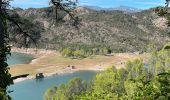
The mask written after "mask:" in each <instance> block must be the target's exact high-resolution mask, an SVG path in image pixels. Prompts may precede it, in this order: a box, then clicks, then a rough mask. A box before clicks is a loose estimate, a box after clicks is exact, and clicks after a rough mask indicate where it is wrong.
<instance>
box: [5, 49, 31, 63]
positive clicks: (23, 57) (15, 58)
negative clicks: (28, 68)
mask: <svg viewBox="0 0 170 100" xmlns="http://www.w3.org/2000/svg"><path fill="white" fill-rule="evenodd" d="M33 59H34V57H33V56H32V55H28V54H24V53H17V52H13V53H11V56H8V60H7V63H8V65H14V64H28V63H30V62H31V61H32V60H33Z"/></svg>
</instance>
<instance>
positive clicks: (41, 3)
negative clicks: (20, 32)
mask: <svg viewBox="0 0 170 100" xmlns="http://www.w3.org/2000/svg"><path fill="white" fill-rule="evenodd" d="M48 2H49V0H13V1H12V2H11V5H12V6H13V7H20V8H24V9H26V8H42V7H48V6H49V3H48ZM79 5H81V6H82V5H88V6H98V7H103V8H115V7H119V6H129V7H134V8H139V9H148V8H152V7H156V6H164V5H165V0H79Z"/></svg>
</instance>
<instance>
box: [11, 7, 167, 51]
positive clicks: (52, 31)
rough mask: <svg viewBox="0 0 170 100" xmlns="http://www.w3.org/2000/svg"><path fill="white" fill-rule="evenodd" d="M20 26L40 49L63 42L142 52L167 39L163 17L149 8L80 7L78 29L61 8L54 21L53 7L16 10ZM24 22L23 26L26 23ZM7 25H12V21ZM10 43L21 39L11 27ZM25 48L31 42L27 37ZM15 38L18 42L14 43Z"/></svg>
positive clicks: (57, 46) (159, 45)
mask: <svg viewBox="0 0 170 100" xmlns="http://www.w3.org/2000/svg"><path fill="white" fill-rule="evenodd" d="M15 12H16V13H17V14H16V13H15V14H11V16H14V18H17V19H18V21H19V22H20V25H21V27H23V29H24V30H26V31H27V32H28V33H29V34H30V35H31V36H32V37H33V39H35V40H36V42H37V45H38V47H39V48H47V49H57V50H59V49H61V48H62V47H63V46H66V45H70V44H72V45H77V44H78V45H84V46H85V47H88V46H90V47H93V46H94V47H96V46H102V47H106V48H109V49H110V50H111V51H112V52H134V51H141V52H143V51H145V50H146V46H147V45H148V44H150V43H154V44H155V45H156V46H157V47H158V48H161V47H162V45H163V44H164V43H165V42H166V41H167V40H169V37H168V34H167V33H168V28H167V27H166V25H165V21H166V20H165V19H164V18H161V17H158V16H157V14H155V13H154V12H153V10H152V9H149V10H144V11H141V12H137V13H124V12H121V11H104V10H101V11H95V10H91V9H87V8H83V7H78V8H77V9H75V10H74V12H76V15H77V16H78V17H79V18H80V27H79V29H78V30H77V29H76V28H75V27H74V26H73V25H72V23H71V22H70V21H69V17H68V16H67V15H66V14H65V13H64V12H61V11H60V14H59V18H60V19H62V20H61V21H58V22H57V23H56V20H55V12H54V10H53V8H52V7H49V8H41V9H33V8H30V9H26V10H23V9H15ZM25 24H26V25H25ZM9 25H11V26H12V24H11V23H9ZM9 31H10V36H11V37H14V38H12V39H11V43H12V44H13V45H15V46H19V47H20V44H21V43H23V41H24V40H22V39H20V38H19V37H20V36H18V35H15V34H14V33H15V31H16V30H15V28H11V29H10V30H9ZM26 40H27V42H28V47H32V46H34V45H32V44H33V42H32V41H31V39H29V38H27V39H26ZM17 41H18V42H17Z"/></svg>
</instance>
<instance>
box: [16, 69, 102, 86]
mask: <svg viewBox="0 0 170 100" xmlns="http://www.w3.org/2000/svg"><path fill="white" fill-rule="evenodd" d="M78 71H94V72H101V71H104V69H102V70H94V69H87V70H76V69H75V70H71V71H70V72H63V71H60V73H59V72H53V73H48V74H44V78H48V77H53V76H56V75H63V74H71V73H75V72H78ZM26 80H36V77H35V76H28V77H26V78H18V79H15V80H14V84H16V83H19V82H23V81H26Z"/></svg>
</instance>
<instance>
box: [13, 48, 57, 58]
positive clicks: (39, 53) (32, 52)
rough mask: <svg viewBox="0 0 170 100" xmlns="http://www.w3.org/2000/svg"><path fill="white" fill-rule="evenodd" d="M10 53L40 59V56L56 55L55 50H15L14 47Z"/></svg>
mask: <svg viewBox="0 0 170 100" xmlns="http://www.w3.org/2000/svg"><path fill="white" fill-rule="evenodd" d="M11 52H19V53H25V54H30V55H33V56H35V57H40V56H42V55H46V54H51V53H56V51H55V50H46V49H37V48H16V47H12V48H11Z"/></svg>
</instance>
